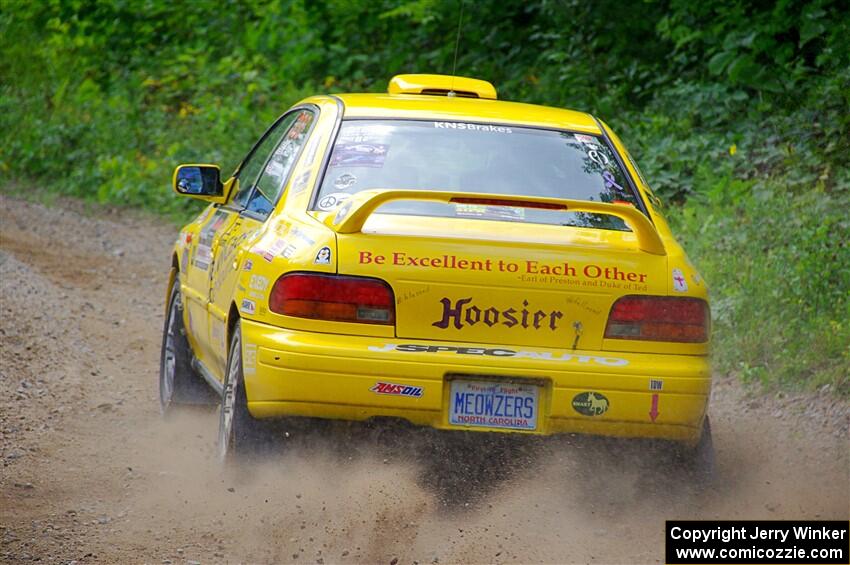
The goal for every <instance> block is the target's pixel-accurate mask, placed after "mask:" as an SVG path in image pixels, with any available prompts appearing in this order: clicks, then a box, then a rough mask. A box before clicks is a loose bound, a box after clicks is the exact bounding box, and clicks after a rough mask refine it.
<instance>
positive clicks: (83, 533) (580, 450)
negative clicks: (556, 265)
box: [0, 196, 850, 564]
mask: <svg viewBox="0 0 850 565" xmlns="http://www.w3.org/2000/svg"><path fill="white" fill-rule="evenodd" d="M175 235H176V230H175V229H174V228H173V227H171V226H170V225H167V224H164V223H157V222H156V221H154V220H150V219H145V218H141V217H139V216H136V215H131V214H128V213H116V212H112V211H107V210H103V209H100V210H96V211H95V212H94V213H93V214H91V215H90V214H86V213H84V211H83V210H82V209H81V207H80V206H79V205H77V204H74V203H71V204H67V203H66V206H65V207H64V208H63V207H59V206H56V207H52V208H45V207H44V206H41V205H38V204H32V203H27V202H24V201H18V200H12V199H9V198H8V197H5V196H0V311H2V319H0V561H3V562H5V561H11V562H15V561H19V560H20V561H29V560H33V561H34V560H40V561H41V562H51V563H52V562H62V563H67V562H69V561H72V560H73V561H76V562H77V563H91V562H98V563H119V562H122V563H123V562H148V563H170V562H173V563H175V564H176V563H187V562H191V561H198V562H203V563H207V562H235V561H241V562H246V561H247V562H295V563H337V562H341V563H354V562H375V563H391V561H392V560H393V559H394V558H398V559H399V563H400V564H407V563H416V562H418V563H423V564H424V563H435V562H439V563H451V562H476V563H478V562H494V561H495V562H525V563H528V562H559V563H579V562H580V563H632V562H649V563H656V562H662V560H663V532H664V520H665V519H671V518H696V519H699V518H706V519H711V518H723V519H736V518H750V519H758V518H765V519H782V518H810V519H818V518H820V519H845V520H846V519H848V517H850V510H848V508H850V484H848V483H850V479H848V477H850V455H849V453H850V450H848V422H849V421H850V408H849V407H848V405H847V403H846V402H841V401H837V400H835V399H833V398H831V397H829V396H828V395H827V394H821V395H791V396H779V397H777V396H775V395H773V396H762V395H758V394H754V393H748V392H746V391H745V390H743V389H742V388H741V387H740V386H739V385H738V384H736V383H735V382H734V381H733V380H731V379H728V378H721V379H718V381H717V382H716V386H715V389H714V397H713V399H712V409H711V414H712V418H713V422H712V423H713V425H714V428H715V445H716V446H717V452H718V463H719V469H720V480H719V484H718V486H717V487H716V488H715V489H714V490H712V491H710V492H708V493H700V492H697V491H695V490H694V489H692V488H690V487H689V485H687V484H684V483H682V482H681V481H679V480H677V479H676V478H675V477H674V476H671V475H670V474H669V473H667V472H665V469H664V466H663V464H658V462H657V461H655V459H656V455H655V454H653V453H645V452H641V451H639V450H636V449H634V448H632V449H628V448H624V447H623V446H622V445H621V444H619V443H611V442H594V441H586V440H581V439H574V440H568V441H563V442H533V443H531V444H528V445H522V446H519V447H517V446H513V447H511V446H497V447H494V449H493V450H492V451H491V452H485V453H478V454H474V453H472V452H470V451H466V452H464V451H463V448H462V447H461V448H460V449H459V450H456V452H455V453H454V459H452V461H458V460H460V461H464V460H465V461H466V462H467V463H468V464H467V465H466V466H463V467H461V466H459V465H456V464H452V465H445V464H443V463H444V460H443V459H441V456H440V454H439V453H436V452H434V451H433V449H432V447H431V445H432V444H431V443H429V442H426V441H423V440H420V439H419V438H418V436H417V435H416V434H410V433H407V432H403V431H397V432H386V431H385V432H383V433H380V430H374V429H369V428H363V427H358V428H355V429H353V430H349V429H345V430H325V431H323V432H321V433H316V434H313V435H311V436H308V437H307V438H302V441H300V442H297V443H298V445H297V447H295V448H292V449H288V450H283V449H278V450H277V451H275V450H272V452H271V453H270V454H267V455H266V457H265V458H264V459H263V460H262V461H260V462H257V463H256V464H252V465H251V466H250V467H248V468H244V469H242V470H241V471H240V472H239V473H223V472H221V470H220V468H219V467H218V465H217V463H216V461H215V458H214V457H213V454H214V442H215V433H216V431H217V424H218V422H217V416H216V413H215V411H214V410H204V409H199V410H196V411H193V412H192V413H189V414H186V415H185V416H182V417H179V418H177V419H175V420H173V421H167V422H166V421H163V420H162V419H161V418H160V415H159V410H158V405H157V370H158V362H159V345H160V335H161V334H160V332H161V327H162V313H163V304H162V303H163V300H164V292H165V288H164V286H165V280H166V276H167V270H168V266H169V256H168V253H169V246H170V244H171V242H172V241H173V239H174V237H175ZM505 453H509V454H510V455H509V456H505V455H504V454H505ZM463 454H466V455H467V457H466V459H464V458H461V457H460V456H461V455H463ZM447 460H448V459H446V461H447Z"/></svg>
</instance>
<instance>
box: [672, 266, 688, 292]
mask: <svg viewBox="0 0 850 565" xmlns="http://www.w3.org/2000/svg"><path fill="white" fill-rule="evenodd" d="M673 290H675V291H676V292H687V291H688V281H686V280H685V275H684V274H682V271H681V269H673Z"/></svg>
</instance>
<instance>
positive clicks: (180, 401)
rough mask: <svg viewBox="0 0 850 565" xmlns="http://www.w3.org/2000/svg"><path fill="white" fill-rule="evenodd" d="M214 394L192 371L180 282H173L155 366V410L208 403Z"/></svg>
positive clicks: (169, 411)
mask: <svg viewBox="0 0 850 565" xmlns="http://www.w3.org/2000/svg"><path fill="white" fill-rule="evenodd" d="M215 401H216V396H215V393H214V392H213V391H212V390H211V389H210V388H209V386H207V384H206V383H205V382H203V381H202V380H201V378H200V377H199V376H198V374H197V373H196V372H195V370H194V369H193V368H192V350H191V347H190V346H189V340H188V339H187V338H186V329H185V327H184V326H183V302H182V299H181V296H180V283H179V282H178V281H176V280H175V282H174V285H173V286H172V288H171V294H170V295H169V298H168V314H167V315H166V317H165V328H164V329H163V332H162V352H161V354H160V363H159V408H160V411H161V412H162V414H163V415H164V416H167V415H168V414H170V413H172V412H173V411H174V410H175V409H176V408H177V407H178V406H179V405H185V404H212V403H214V402H215Z"/></svg>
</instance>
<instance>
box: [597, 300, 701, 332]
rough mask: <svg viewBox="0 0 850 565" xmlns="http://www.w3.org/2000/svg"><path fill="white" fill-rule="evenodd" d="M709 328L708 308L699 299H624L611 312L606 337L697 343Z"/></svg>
mask: <svg viewBox="0 0 850 565" xmlns="http://www.w3.org/2000/svg"><path fill="white" fill-rule="evenodd" d="M708 326H709V311H708V304H707V303H706V302H705V301H704V300H701V299H699V298H679V297H673V296H624V297H622V298H620V299H619V300H617V302H615V303H614V306H613V307H612V308H611V313H610V314H609V315H608V326H607V327H606V328H605V337H606V338H613V339H638V340H649V341H678V342H686V343H700V342H704V341H708Z"/></svg>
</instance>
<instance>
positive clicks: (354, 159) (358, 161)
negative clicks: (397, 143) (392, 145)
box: [330, 143, 389, 167]
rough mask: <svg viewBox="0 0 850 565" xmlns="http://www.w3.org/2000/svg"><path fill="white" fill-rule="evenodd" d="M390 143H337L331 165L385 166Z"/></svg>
mask: <svg viewBox="0 0 850 565" xmlns="http://www.w3.org/2000/svg"><path fill="white" fill-rule="evenodd" d="M388 151H389V145H387V144H386V143H337V144H336V146H335V147H334V152H333V155H332V156H331V165H330V166H331V167H383V166H384V161H385V160H386V158H387V152H388Z"/></svg>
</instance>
